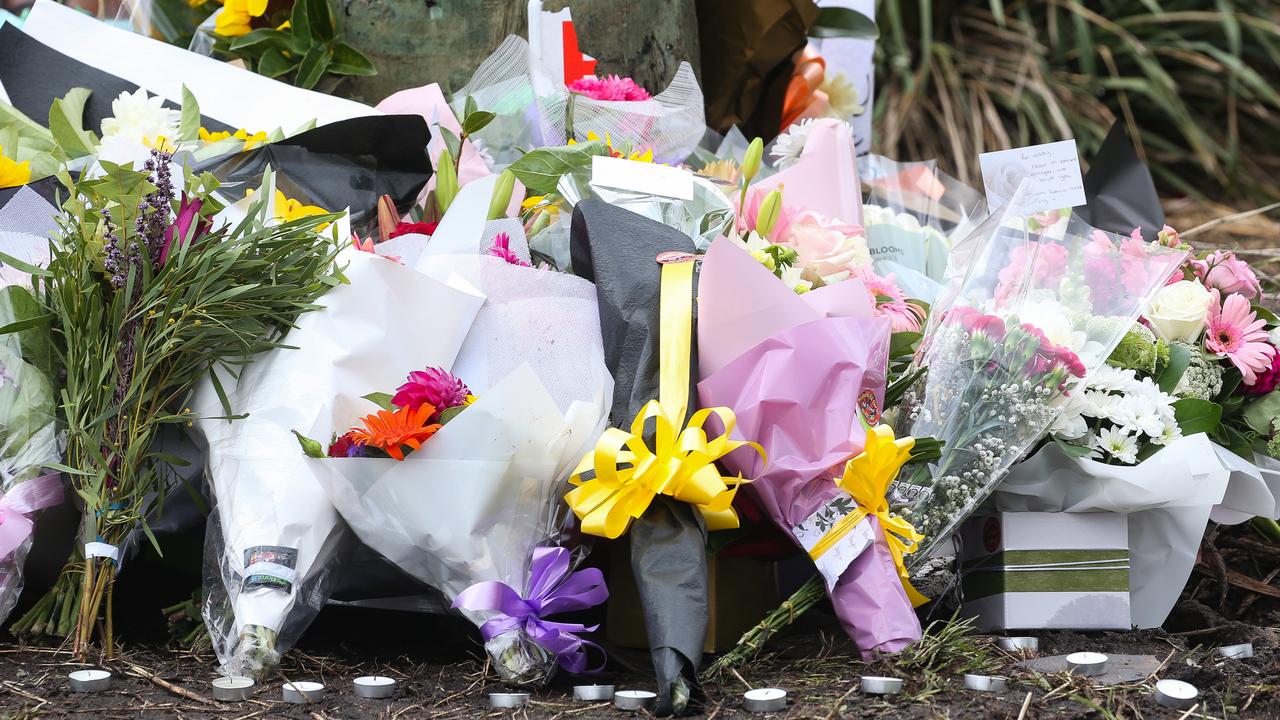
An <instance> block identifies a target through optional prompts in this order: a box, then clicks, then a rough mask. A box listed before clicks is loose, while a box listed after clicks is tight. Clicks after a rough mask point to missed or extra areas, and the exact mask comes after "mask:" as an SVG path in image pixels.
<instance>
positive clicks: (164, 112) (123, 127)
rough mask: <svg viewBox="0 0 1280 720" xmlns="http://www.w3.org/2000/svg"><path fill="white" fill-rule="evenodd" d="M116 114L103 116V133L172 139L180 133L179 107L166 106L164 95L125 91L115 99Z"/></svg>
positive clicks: (140, 137)
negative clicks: (170, 107)
mask: <svg viewBox="0 0 1280 720" xmlns="http://www.w3.org/2000/svg"><path fill="white" fill-rule="evenodd" d="M111 113H112V115H113V117H109V118H104V119H103V120H102V136H103V137H104V138H105V137H110V136H115V135H118V136H122V137H126V138H129V139H131V140H137V141H139V142H145V141H148V140H151V141H154V140H155V139H156V138H158V137H162V136H163V137H166V138H169V139H172V138H173V137H174V136H175V135H177V134H178V119H179V115H178V111H177V110H170V109H169V108H166V107H165V106H164V98H162V97H159V96H157V97H147V91H146V90H143V89H141V88H139V89H138V90H137V91H136V92H133V93H129V92H122V93H120V97H118V98H116V99H115V100H112V101H111Z"/></svg>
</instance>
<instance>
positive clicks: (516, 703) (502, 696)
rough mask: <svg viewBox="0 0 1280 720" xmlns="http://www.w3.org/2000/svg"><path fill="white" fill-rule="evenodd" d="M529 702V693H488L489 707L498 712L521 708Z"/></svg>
mask: <svg viewBox="0 0 1280 720" xmlns="http://www.w3.org/2000/svg"><path fill="white" fill-rule="evenodd" d="M527 702H529V693H521V692H513V693H489V706H490V707H494V708H497V709H499V710H514V709H515V708H522V707H524V706H525V703H527Z"/></svg>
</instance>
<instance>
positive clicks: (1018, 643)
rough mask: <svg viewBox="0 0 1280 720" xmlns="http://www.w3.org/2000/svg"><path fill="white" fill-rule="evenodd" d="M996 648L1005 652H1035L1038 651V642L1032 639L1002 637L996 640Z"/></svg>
mask: <svg viewBox="0 0 1280 720" xmlns="http://www.w3.org/2000/svg"><path fill="white" fill-rule="evenodd" d="M996 646H997V647H999V648H1000V649H1001V650H1004V651H1005V652H1011V653H1022V652H1036V651H1037V650H1039V649H1040V640H1039V639H1038V638H1033V637H1002V638H999V639H998V640H996Z"/></svg>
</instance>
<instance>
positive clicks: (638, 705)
mask: <svg viewBox="0 0 1280 720" xmlns="http://www.w3.org/2000/svg"><path fill="white" fill-rule="evenodd" d="M657 704H658V694H657V693H651V692H649V691H648V690H619V691H618V692H616V693H614V694H613V706H614V707H616V708H618V709H619V710H652V709H653V706H654V705H657Z"/></svg>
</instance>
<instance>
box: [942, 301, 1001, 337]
mask: <svg viewBox="0 0 1280 720" xmlns="http://www.w3.org/2000/svg"><path fill="white" fill-rule="evenodd" d="M947 315H948V317H949V318H950V320H951V321H952V322H959V323H960V326H961V327H963V328H964V329H965V330H968V331H969V332H970V333H981V334H983V335H986V336H987V337H989V338H991V339H992V340H993V341H995V342H999V341H1001V340H1003V339H1004V320H1001V319H1000V318H998V317H996V316H994V315H984V314H983V313H981V312H979V311H978V310H976V309H974V308H971V307H958V308H955V309H954V310H952V311H951V312H949V313H948V314H947Z"/></svg>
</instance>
